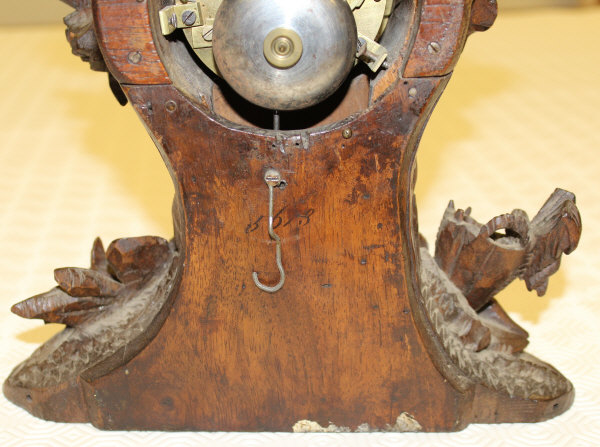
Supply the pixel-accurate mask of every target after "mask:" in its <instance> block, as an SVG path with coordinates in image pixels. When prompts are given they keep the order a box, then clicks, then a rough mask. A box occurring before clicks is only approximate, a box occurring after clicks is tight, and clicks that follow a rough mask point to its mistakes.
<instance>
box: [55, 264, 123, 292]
mask: <svg viewBox="0 0 600 447" xmlns="http://www.w3.org/2000/svg"><path fill="white" fill-rule="evenodd" d="M54 279H55V280H56V282H57V283H58V286H59V287H60V288H61V289H62V290H64V291H65V292H67V293H68V294H69V295H71V296H77V297H80V296H94V297H113V296H116V295H117V294H118V293H119V290H121V288H123V284H121V283H119V282H117V281H115V280H114V279H112V278H111V277H110V276H109V275H108V273H103V272H99V271H96V270H90V269H83V268H77V267H64V268H59V269H56V270H54Z"/></svg>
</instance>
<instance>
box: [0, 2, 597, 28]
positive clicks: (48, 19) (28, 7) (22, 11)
mask: <svg viewBox="0 0 600 447" xmlns="http://www.w3.org/2000/svg"><path fill="white" fill-rule="evenodd" d="M598 1H599V0H499V2H500V5H501V6H502V7H503V8H531V7H539V6H586V5H594V4H598ZM0 5H2V7H3V11H2V13H1V14H0V25H21V24H29V25H31V24H52V23H56V22H58V21H60V20H61V19H62V17H63V16H64V15H65V14H68V13H69V11H70V7H69V6H67V5H66V4H64V3H62V2H61V1H59V0H26V1H24V0H21V1H12V2H10V1H9V0H0Z"/></svg>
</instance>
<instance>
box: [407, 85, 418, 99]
mask: <svg viewBox="0 0 600 447" xmlns="http://www.w3.org/2000/svg"><path fill="white" fill-rule="evenodd" d="M408 96H410V97H411V98H414V97H415V96H417V89H416V88H415V87H411V88H410V89H409V90H408Z"/></svg>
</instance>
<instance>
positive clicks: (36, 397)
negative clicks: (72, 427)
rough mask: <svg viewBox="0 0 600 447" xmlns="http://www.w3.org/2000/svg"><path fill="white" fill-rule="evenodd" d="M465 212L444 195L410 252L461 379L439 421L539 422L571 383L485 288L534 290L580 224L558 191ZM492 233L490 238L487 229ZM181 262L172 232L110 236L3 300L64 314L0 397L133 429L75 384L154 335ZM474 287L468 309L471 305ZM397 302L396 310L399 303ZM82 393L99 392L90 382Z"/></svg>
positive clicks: (332, 428)
mask: <svg viewBox="0 0 600 447" xmlns="http://www.w3.org/2000/svg"><path fill="white" fill-rule="evenodd" d="M469 214H470V212H469V211H467V213H465V211H463V210H458V211H456V210H454V207H453V204H451V205H450V206H449V207H448V210H447V211H446V214H445V216H444V221H443V222H442V226H441V228H440V233H439V235H438V241H437V244H436V259H434V258H433V257H432V256H431V255H430V254H429V252H428V250H427V248H426V246H425V245H426V243H425V241H424V239H422V238H421V244H422V245H423V246H422V247H421V249H420V251H419V256H420V259H419V262H418V264H419V265H420V269H419V273H418V276H419V283H420V299H419V303H417V304H418V306H419V307H422V308H424V310H425V312H424V315H422V316H424V317H425V318H426V319H427V320H428V323H430V324H431V329H433V334H430V336H431V340H430V343H431V344H432V345H435V344H441V345H442V347H443V348H442V349H443V352H444V353H445V355H446V356H447V358H448V359H449V360H450V362H451V364H447V365H440V367H441V368H443V369H444V370H445V371H444V373H445V374H447V377H452V378H453V379H454V380H455V383H454V384H453V386H455V387H456V388H458V390H459V391H462V390H461V388H462V389H464V391H463V393H464V400H465V401H466V402H467V403H468V407H469V408H468V410H467V412H466V413H465V414H463V415H461V419H459V420H457V421H456V422H457V424H456V425H454V426H447V427H443V429H445V430H450V429H459V428H462V427H463V426H464V425H466V424H467V423H469V422H477V423H491V422H494V423H495V422H521V421H524V420H526V421H540V420H544V419H547V418H550V417H554V416H557V415H558V414H561V413H562V412H564V411H565V410H567V409H568V408H569V407H570V406H571V404H572V402H573V397H574V390H573V386H572V385H571V383H570V382H569V381H568V380H567V379H565V378H564V377H563V376H562V375H561V374H560V373H559V372H558V371H557V370H555V369H554V368H553V367H552V366H550V365H548V364H546V363H543V362H541V361H539V360H538V359H537V358H535V357H533V356H531V355H529V354H527V353H524V352H522V351H523V348H524V347H525V346H526V345H527V337H528V334H527V332H525V331H524V330H523V329H522V328H520V327H519V326H518V325H517V324H516V323H514V322H513V321H512V320H511V319H510V318H509V317H508V315H507V314H506V313H505V312H504V311H503V309H502V308H501V306H500V305H499V304H498V303H497V302H496V301H495V300H493V295H494V294H495V293H496V292H497V291H499V289H500V288H502V287H504V286H506V285H507V284H508V283H509V282H510V281H512V280H513V279H515V278H516V276H518V275H521V276H525V280H526V281H527V284H528V287H530V288H532V287H538V289H537V290H538V291H540V292H542V293H543V292H544V291H545V285H547V279H548V273H549V272H550V271H556V269H557V267H556V266H555V263H556V262H558V260H559V258H558V259H557V258H556V257H554V256H551V257H549V258H548V257H547V258H545V259H543V260H541V259H540V258H539V255H540V253H544V254H546V255H547V253H549V252H548V250H547V247H542V245H541V244H543V242H544V241H545V240H546V239H545V238H547V237H548V236H552V237H553V239H552V240H560V241H564V243H565V244H568V246H567V245H563V246H560V247H558V248H559V249H560V250H562V251H570V250H572V249H574V247H575V245H576V241H577V239H578V237H579V232H580V230H581V227H580V222H579V215H578V213H577V211H576V208H575V207H574V197H573V196H572V194H570V193H567V192H564V191H561V190H557V191H556V192H555V193H554V194H553V195H552V197H551V198H550V199H549V200H548V202H547V203H546V205H545V206H544V207H543V208H542V210H541V211H540V213H539V214H538V216H536V218H534V219H533V222H532V223H531V225H530V224H529V222H528V220H527V217H526V214H525V213H523V212H522V211H520V210H517V211H513V212H512V213H511V214H506V215H502V216H499V217H497V218H494V219H492V220H491V221H490V222H489V223H488V224H487V225H480V224H478V223H477V222H476V221H475V220H474V219H472V218H471V217H470V216H469ZM515 215H516V216H519V219H521V220H520V221H519V222H518V225H520V230H521V234H519V233H516V232H513V230H512V228H516V227H517V226H518V225H517V224H515V219H513V218H511V217H510V216H515ZM500 226H503V228H500ZM502 229H503V230H508V234H504V235H500V233H498V232H497V231H499V230H502ZM569 231H571V232H569ZM493 235H496V237H490V236H493ZM532 241H537V242H538V244H537V245H536V244H535V243H532ZM540 241H542V242H540ZM480 244H481V245H480ZM533 247H535V249H534V248H533ZM528 250H529V252H528ZM562 251H561V252H562ZM483 258H485V259H487V261H485V260H483ZM509 258H510V259H516V258H519V262H516V263H515V264H514V265H517V266H518V267H516V268H515V267H514V266H513V267H512V268H510V265H509V263H508V262H507V261H506V259H509ZM533 259H536V262H538V263H544V264H545V265H546V266H547V267H550V268H545V269H540V268H539V266H540V265H538V268H537V271H540V270H544V272H545V273H544V274H543V275H540V274H537V275H534V276H535V278H536V281H537V282H535V283H532V282H531V280H532V277H531V276H526V275H525V272H527V271H528V267H529V271H531V264H527V263H528V262H529V263H531V261H532V260H533ZM436 260H437V262H436ZM490 260H491V261H490ZM450 261H452V262H450ZM461 263H470V265H469V269H468V270H460V271H462V272H465V271H466V272H469V274H470V275H472V277H476V278H478V281H474V280H472V279H471V280H470V281H465V280H464V278H463V280H456V279H451V278H453V276H452V273H454V272H457V271H458V270H457V269H456V266H457V265H460V264H461ZM449 264H452V267H449ZM180 268H181V263H180V253H179V250H178V249H177V247H176V245H175V243H174V241H172V242H170V243H169V242H167V241H165V240H164V239H161V238H156V237H148V236H147V237H140V238H130V239H119V240H116V241H114V242H113V243H111V244H110V246H109V247H108V250H107V251H106V252H105V251H104V248H103V246H102V242H101V241H100V239H97V240H96V241H95V242H94V247H93V249H92V256H91V267H90V268H89V269H76V268H65V269H57V270H56V271H55V278H56V280H57V282H58V287H56V288H54V289H52V290H50V291H49V292H47V293H45V294H41V295H37V296H35V297H32V298H30V299H28V300H25V301H23V302H21V303H18V304H16V305H15V306H13V312H15V313H16V314H18V315H20V316H23V317H26V318H40V319H43V320H44V321H46V322H53V323H64V324H66V325H68V327H67V328H66V329H65V330H64V331H63V332H61V333H59V334H58V335H56V336H55V337H54V338H52V339H51V340H50V341H48V342H47V343H46V344H44V345H43V346H42V347H40V348H39V349H38V350H37V351H36V352H35V353H34V354H33V355H32V356H31V357H30V358H29V359H28V360H26V361H25V362H23V363H22V364H21V365H19V366H18V367H17V368H16V369H15V370H14V371H13V373H12V374H11V375H10V377H9V378H8V379H7V381H6V382H5V384H4V393H5V395H6V396H7V397H8V398H9V399H10V400H12V401H13V402H14V403H16V404H17V405H19V406H21V407H23V408H25V409H27V410H28V411H29V412H31V413H32V414H34V415H36V416H38V417H42V418H45V419H50V420H55V421H62V422H88V421H91V422H94V423H95V424H96V425H98V426H99V427H101V428H112V429H116V428H132V427H131V426H130V425H126V426H122V425H121V424H120V423H119V422H118V421H115V420H112V419H111V416H110V414H108V415H107V419H100V420H98V419H91V418H90V414H89V413H88V412H89V410H90V408H89V407H88V405H89V404H88V403H87V402H88V400H87V399H89V398H90V396H89V394H87V399H86V391H85V388H86V387H85V386H83V383H84V382H86V381H87V380H88V377H90V371H92V374H97V372H93V370H94V366H95V365H98V364H102V363H103V362H104V363H107V362H106V360H107V359H111V358H113V359H114V358H115V357H121V356H122V357H124V358H126V357H129V356H131V352H130V353H127V351H128V350H130V351H133V350H134V349H139V346H140V343H143V342H144V341H145V338H147V337H148V334H149V333H150V334H151V333H153V331H154V330H155V329H154V328H153V327H152V326H153V325H154V326H156V325H157V324H158V321H160V320H161V319H164V313H165V312H166V310H167V309H168V308H169V306H171V305H172V302H170V300H169V295H170V294H171V292H172V288H173V286H174V284H175V282H176V278H177V276H178V273H179V270H180ZM452 269H454V270H452ZM490 279H495V282H491V281H490ZM453 280H454V281H455V282H452V281H453ZM474 296H476V297H477V301H476V302H477V303H478V304H477V308H478V309H479V310H478V311H476V310H475V308H474V307H473V303H474V302H475V300H474V299H473V297H474ZM403 312H404V313H405V314H406V313H409V310H408V309H404V311H403ZM140 339H141V340H142V342H140ZM438 348H439V347H438ZM111 362H112V361H109V362H108V364H109V365H110V363H111ZM108 368H110V366H109V367H108ZM105 369H107V367H103V368H102V370H103V371H102V372H103V373H107V372H108V373H110V371H104V370H105ZM120 374H123V375H124V376H123V377H121V380H123V379H125V380H127V376H129V375H130V374H131V373H130V372H129V370H128V369H124V370H123V369H121V370H120ZM143 383H146V382H145V381H144V382H143ZM120 386H124V384H121V385H120ZM459 387H461V388H459ZM92 397H93V399H94V400H96V401H99V402H100V403H101V402H102V401H101V400H100V399H101V397H100V394H99V392H98V391H95V392H94V394H93V395H92ZM108 399H110V400H111V401H112V402H110V404H112V405H118V403H116V402H115V401H114V400H115V399H117V400H118V399H119V396H108ZM469 401H470V403H469ZM175 402H176V401H175V400H174V399H172V398H169V397H166V398H163V399H162V400H161V401H160V404H161V405H162V406H164V407H166V408H173V407H174V406H175ZM412 411H413V412H415V411H414V410H412ZM415 413H417V412H415ZM417 414H418V413H417ZM99 421H100V423H98V422H99ZM422 422H423V421H422ZM163 424H164V422H159V423H158V424H157V425H152V426H140V427H135V426H134V427H135V428H145V429H147V428H153V429H170V428H176V429H184V428H194V429H209V430H210V429H214V428H213V427H212V426H210V425H204V422H203V421H198V423H193V424H189V425H186V426H181V427H171V426H169V425H163ZM459 424H460V425H459ZM236 428H237V427H236ZM250 428H251V427H245V428H244V429H246V430H248V429H250ZM254 428H261V429H264V428H263V427H254ZM286 428H287V429H292V430H294V431H297V432H304V431H310V432H315V431H317V432H338V431H350V430H356V431H380V430H384V431H400V432H402V431H421V430H431V429H432V427H431V426H425V427H423V426H422V425H421V423H420V422H419V420H418V419H416V418H415V417H414V416H413V415H412V414H411V413H408V412H402V413H400V414H399V415H398V417H397V418H396V419H395V420H393V419H392V420H391V421H390V423H387V424H386V425H385V426H371V425H369V423H366V422H363V423H360V424H359V423H356V424H354V425H351V426H338V425H335V424H332V423H329V425H326V426H321V425H320V424H319V423H318V422H316V421H311V420H299V421H297V422H296V423H295V424H294V425H293V426H288V427H277V428H274V429H277V430H285V429H286ZM433 429H439V428H438V427H433Z"/></svg>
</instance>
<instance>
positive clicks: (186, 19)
mask: <svg viewBox="0 0 600 447" xmlns="http://www.w3.org/2000/svg"><path fill="white" fill-rule="evenodd" d="M181 21H182V22H183V23H185V24H186V25H187V26H192V25H193V24H194V23H196V13H195V12H194V11H191V10H189V9H186V10H185V11H183V12H182V13H181Z"/></svg>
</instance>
